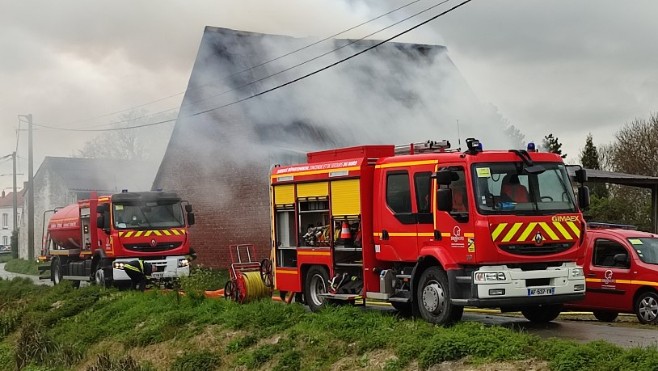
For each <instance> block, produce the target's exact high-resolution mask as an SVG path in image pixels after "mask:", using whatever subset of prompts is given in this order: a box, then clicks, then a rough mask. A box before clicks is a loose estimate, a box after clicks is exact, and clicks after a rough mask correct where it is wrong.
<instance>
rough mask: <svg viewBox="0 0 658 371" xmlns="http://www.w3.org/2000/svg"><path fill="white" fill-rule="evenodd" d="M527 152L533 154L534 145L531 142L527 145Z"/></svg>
mask: <svg viewBox="0 0 658 371" xmlns="http://www.w3.org/2000/svg"><path fill="white" fill-rule="evenodd" d="M528 152H535V143H533V142H529V143H528Z"/></svg>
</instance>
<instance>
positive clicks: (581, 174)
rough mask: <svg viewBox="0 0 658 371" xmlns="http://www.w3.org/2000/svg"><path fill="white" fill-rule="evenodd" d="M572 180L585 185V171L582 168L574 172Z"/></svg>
mask: <svg viewBox="0 0 658 371" xmlns="http://www.w3.org/2000/svg"><path fill="white" fill-rule="evenodd" d="M574 178H575V180H576V182H578V183H580V184H583V183H585V182H586V181H587V171H586V170H585V169H583V168H580V169H578V170H576V176H575V177H574Z"/></svg>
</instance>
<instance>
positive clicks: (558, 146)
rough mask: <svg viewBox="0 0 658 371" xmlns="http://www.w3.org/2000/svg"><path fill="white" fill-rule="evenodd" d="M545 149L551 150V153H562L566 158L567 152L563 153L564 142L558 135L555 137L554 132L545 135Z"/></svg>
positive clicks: (561, 155)
mask: <svg viewBox="0 0 658 371" xmlns="http://www.w3.org/2000/svg"><path fill="white" fill-rule="evenodd" d="M542 145H543V147H544V150H546V151H548V152H551V153H556V154H558V155H560V157H562V158H566V157H567V154H566V153H565V154H562V143H560V141H559V139H558V137H554V136H553V134H552V133H551V134H548V135H547V136H545V137H544V141H543V143H542Z"/></svg>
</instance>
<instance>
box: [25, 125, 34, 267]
mask: <svg viewBox="0 0 658 371" xmlns="http://www.w3.org/2000/svg"><path fill="white" fill-rule="evenodd" d="M25 117H26V118H27V124H28V129H27V151H28V153H27V162H28V163H27V168H28V170H27V173H28V174H27V193H29V194H30V197H29V198H28V199H27V250H28V251H27V260H30V261H32V260H34V166H33V162H34V156H33V154H32V115H31V114H29V115H26V116H25Z"/></svg>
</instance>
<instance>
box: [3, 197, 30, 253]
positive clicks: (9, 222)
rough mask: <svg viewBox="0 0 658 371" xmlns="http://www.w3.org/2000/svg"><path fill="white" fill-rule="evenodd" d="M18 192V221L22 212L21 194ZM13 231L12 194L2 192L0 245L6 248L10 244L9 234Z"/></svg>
mask: <svg viewBox="0 0 658 371" xmlns="http://www.w3.org/2000/svg"><path fill="white" fill-rule="evenodd" d="M24 192H25V189H23V190H22V191H18V197H17V200H16V201H17V204H16V206H17V213H18V219H17V220H18V221H19V222H20V220H21V213H22V212H23V193H24ZM13 230H14V194H13V193H12V192H9V193H5V191H2V193H1V194H0V245H2V246H8V245H9V244H11V233H12V231H13Z"/></svg>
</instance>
